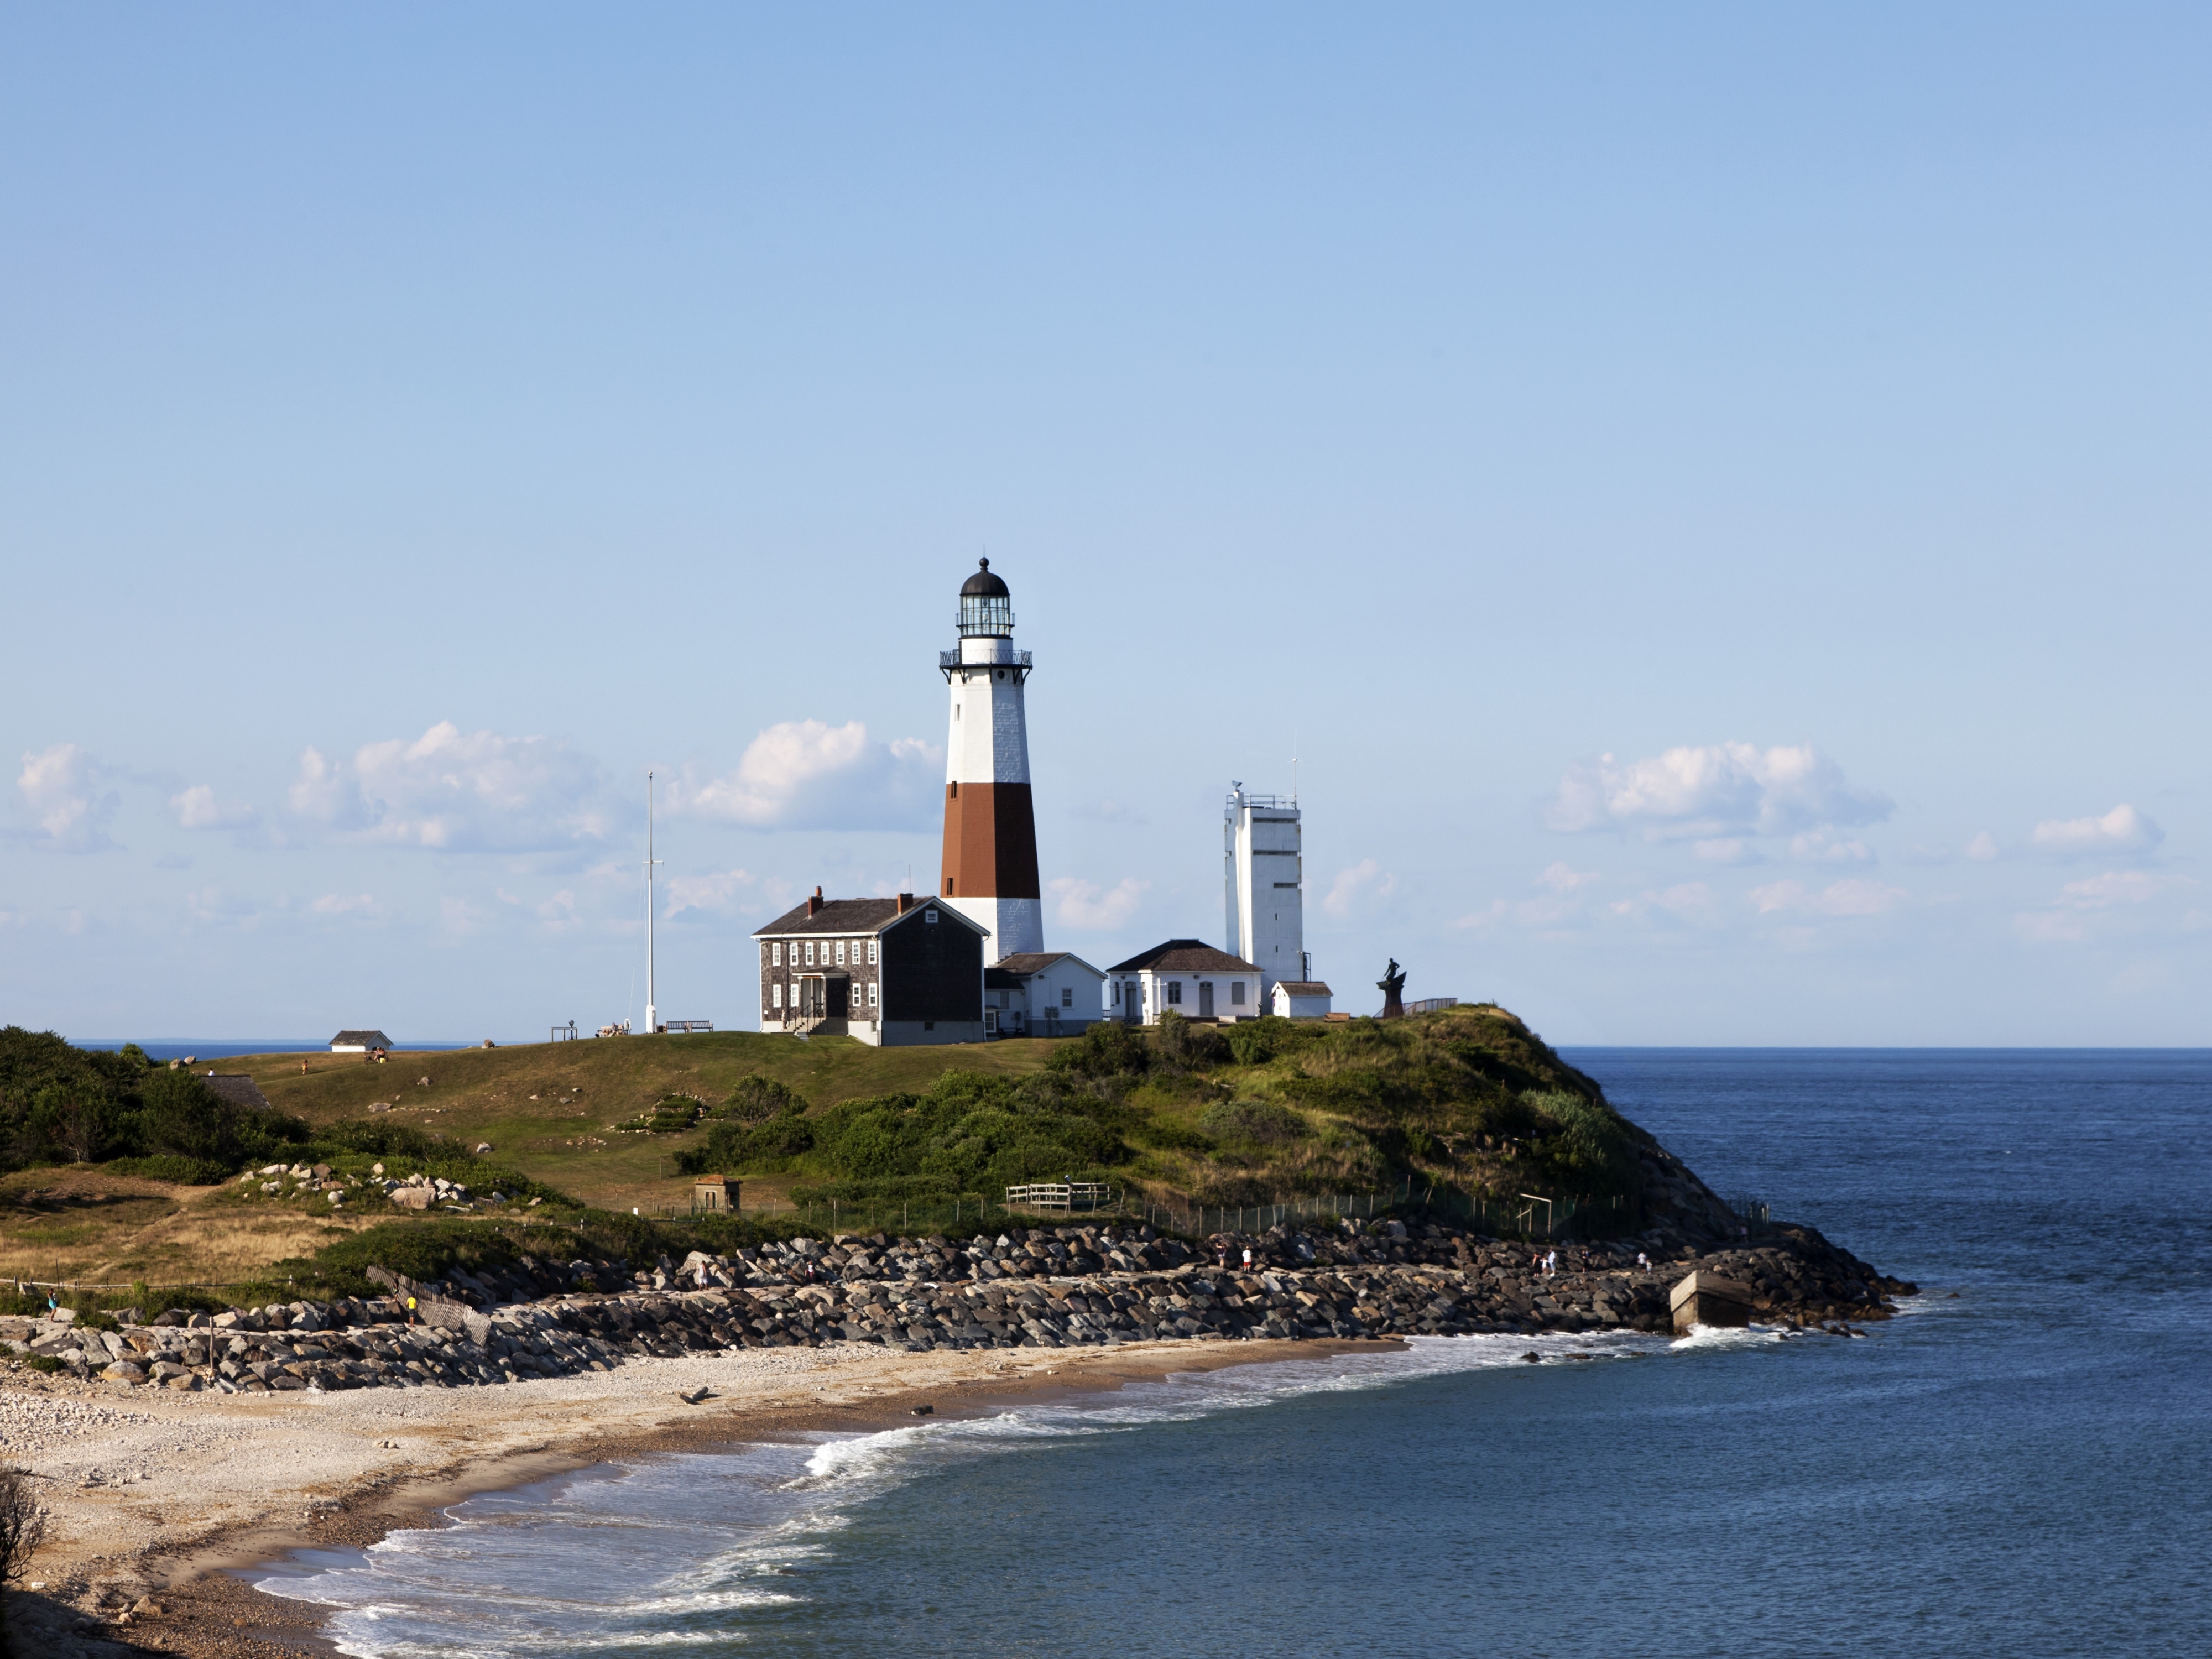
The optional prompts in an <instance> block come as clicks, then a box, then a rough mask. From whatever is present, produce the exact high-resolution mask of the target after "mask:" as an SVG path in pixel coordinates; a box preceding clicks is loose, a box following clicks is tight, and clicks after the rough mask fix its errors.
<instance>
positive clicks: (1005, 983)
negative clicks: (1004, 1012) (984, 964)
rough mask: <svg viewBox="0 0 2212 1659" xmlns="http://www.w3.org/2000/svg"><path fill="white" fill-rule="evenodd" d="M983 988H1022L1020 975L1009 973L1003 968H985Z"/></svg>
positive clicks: (1014, 989) (1003, 989) (999, 989)
mask: <svg viewBox="0 0 2212 1659" xmlns="http://www.w3.org/2000/svg"><path fill="white" fill-rule="evenodd" d="M983 988H984V989H985V990H987V991H1018V990H1020V989H1021V988H1022V981H1021V976H1020V975H1018V974H1010V973H1008V972H1007V971H1006V969H1003V968H986V969H984V970H983Z"/></svg>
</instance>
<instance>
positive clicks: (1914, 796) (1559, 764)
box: [0, 5, 2212, 1044]
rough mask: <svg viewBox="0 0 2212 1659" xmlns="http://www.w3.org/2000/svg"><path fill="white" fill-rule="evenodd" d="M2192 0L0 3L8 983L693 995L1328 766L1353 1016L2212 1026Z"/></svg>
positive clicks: (1334, 911)
mask: <svg viewBox="0 0 2212 1659" xmlns="http://www.w3.org/2000/svg"><path fill="white" fill-rule="evenodd" d="M2208 33H2212V25H2208V24H2207V22H2206V21H2205V20H2204V19H2203V15H2201V14H2200V13H2197V12H2195V11H2192V10H2191V9H2182V8H2166V9H2158V8H2127V7H2101V8H2096V9H2089V8H2075V9H2056V8H2048V7H2034V6H2027V7H2022V6H2008V7H2005V8H2002V9H1998V8H1994V7H1987V8H1977V7H1970V6H1960V7H1949V8H1942V9H1937V10H1934V11H1931V10H1929V9H1925V8H1906V7H1889V8H1881V7H1875V8H1857V9H1850V11H1849V12H1847V13H1846V12H1843V11H1836V10H1826V11H1821V10H1815V9H1790V10H1772V9H1754V8H1746V7H1695V6H1692V7H1680V8H1671V9H1664V10H1663V11H1662V10H1655V9H1647V8H1626V7H1614V8H1604V7H1593V8H1583V9H1576V10H1574V11H1572V12H1571V13H1560V12H1557V11H1548V12H1547V11H1540V10H1537V9H1528V8H1510V9H1508V8H1496V9H1476V8H1466V7H1453V8H1440V9H1419V8H1411V7H1408V8H1400V9H1394V10H1392V11H1391V12H1390V13H1389V14H1388V15H1384V16H1382V17H1379V18H1378V17H1377V16H1376V15H1373V14H1372V13H1371V12H1370V13H1369V14H1364V15H1355V14H1352V13H1347V12H1345V11H1343V10H1342V9H1315V8H1291V7H1281V6H1274V5H1270V6H1266V7H1259V6H1244V7H1237V6H1219V7H1212V8H1206V9H1202V10H1200V11H1195V12H1194V11H1193V10H1191V9H1187V8H1158V9H1144V8H1117V9H1112V10H1111V11H1110V12H1109V11H1100V10H1091V11H1079V10H1075V9H1061V10H1048V11H1039V10H1038V9H1034V8H1017V7H1003V8H986V7H967V8H960V9H939V10H937V11H934V12H931V13H927V14H925V13H923V12H921V11H919V10H917V9H913V8H882V9H869V8H860V7H851V8H846V9H838V10H835V11H819V10H817V11H814V12H810V13H805V14H803V15H802V14H799V13H793V12H782V13H772V12H769V11H767V10H764V9H763V10H750V11H746V10H739V9H730V8H697V9H690V8H680V7H658V8H652V9H632V10H629V11H627V12H624V13H623V14H622V15H620V16H618V17H617V16H616V15H614V14H611V13H608V12H605V10H604V9H591V8H580V7H572V8H563V7H557V6H544V5H532V6H527V7H521V6H516V7H505V8H500V7H489V6H474V7H465V8H408V7H384V8H378V9H374V10H371V9H352V10H343V9H330V8H324V9H313V10H307V11H302V10H298V9H281V8H274V7H264V8H258V9H253V8H234V9H225V10H220V11H216V12H207V11H199V12H187V11H179V10H174V9H154V8H140V9H135V10H133V9H111V10H106V11H99V12H88V11H83V10H77V11H67V10H55V9H29V8H17V9H15V10H13V11H12V12H10V13H9V14H8V15H7V16H6V17H5V18H4V19H0V224H4V227H5V228H4V229H3V230H0V319H4V320H0V574H4V583H5V586H4V592H5V595H6V606H5V615H6V620H7V624H8V625H7V630H6V637H7V648H6V650H5V652H4V653H0V762H4V763H6V771H5V774H4V776H5V778H6V779H7V780H9V781H8V782H6V783H5V785H4V787H3V788H0V1019H5V1020H12V1021H19V1022H21V1023H23V1024H30V1025H33V1026H40V1027H44V1026H52V1027H54V1028H56V1029H58V1030H63V1031H64V1032H66V1033H70V1034H73V1035H76V1036H149V1037H150V1036H207V1037H216V1036H239V1037H247V1036H307V1037H313V1036H322V1035H325V1034H326V1028H328V1029H330V1030H335V1029H336V1028H337V1027H338V1026H339V1025H342V1024H343V1025H352V1024H376V1025H381V1026H383V1027H384V1028H385V1029H386V1030H389V1031H391V1032H392V1033H393V1034H394V1035H395V1036H407V1037H414V1038H422V1039H430V1038H447V1039H455V1040H460V1039H473V1038H476V1037H478V1036H495V1037H499V1038H501V1039H508V1040H512V1039H518V1038H522V1037H526V1036H530V1035H531V1034H532V1033H533V1032H537V1031H541V1030H543V1029H544V1027H546V1026H548V1025H550V1024H552V1023H553V1022H555V1021H556V1020H563V1021H565V1020H567V1019H568V1018H576V1019H578V1020H580V1021H581V1022H583V1023H584V1024H586V1025H587V1026H588V1025H592V1024H598V1023H599V1022H600V1021H603V1020H605V1019H611V1018H617V1017H618V1016H620V1015H622V1014H623V1013H625V1012H627V1013H629V1014H630V1015H631V1016H633V1017H635V1015H636V1014H637V1013H638V1012H639V1011H640V1010H641V1005H642V1002H643V995H644V987H643V983H642V956H643V950H642V933H643V925H642V923H643V916H642V900H641V892H640V890H639V884H638V860H640V859H641V857H642V856H643V848H642V844H641V842H642V830H643V823H642V819H643V805H644V799H643V798H644V774H645V772H646V770H647V768H648V767H651V768H653V769H656V770H657V771H658V772H659V775H660V776H661V778H662V779H663V780H664V781H665V782H666V783H667V785H668V789H667V792H666V793H665V794H664V795H663V797H662V801H663V812H662V817H661V821H660V823H661V834H660V852H661V855H662V857H663V858H664V859H665V860H666V863H665V866H664V871H663V875H664V885H663V888H662V896H663V906H662V921H661V922H660V924H659V940H660V1005H661V1008H662V1011H663V1012H664V1013H665V1014H667V1015H671V1016H675V1017H678V1018H683V1017H694V1018H713V1019H715V1020H716V1021H718V1022H732V1023H735V1022H738V1021H743V1020H745V1019H747V1018H749V1016H750V1010H751V1008H752V1007H753V1006H754V1004H753V969H752V961H753V958H752V955H751V952H750V948H749V945H748V944H747V940H746V935H747V934H748V933H749V932H750V929H751V928H752V927H756V926H758V925H759V924H760V922H761V921H763V920H765V919H767V918H769V917H770V916H772V915H775V914H777V913H779V912H780V910H781V908H783V907H784V906H786V905H787V903H789V902H792V900H793V898H794V897H795V896H797V895H799V894H801V893H803V892H805V890H808V889H811V887H812V886H813V885H815V884H817V883H819V884H822V885H823V887H824V888H825V889H826V890H829V892H831V893H833V894H839V893H842V894H852V893H863V892H878V891H890V890H896V888H898V887H899V886H900V885H902V884H903V882H904V880H905V878H906V872H907V871H908V867H909V866H911V867H912V869H913V870H914V872H915V878H916V879H917V880H919V881H921V882H924V883H927V879H928V877H929V874H930V872H931V871H932V870H933V867H934V864H935V859H936V832H937V824H936V812H937V810H938V808H937V796H938V789H937V780H938V778H939V775H940V772H939V769H940V768H941V764H942V760H941V752H940V751H941V746H942V744H943V742H944V729H943V728H944V715H945V690H944V685H943V682H942V681H941V679H940V678H939V676H938V674H937V672H936V670H935V666H934V665H935V658H934V656H933V653H934V652H936V651H937V650H938V649H939V648H940V647H944V646H945V645H947V644H949V643H950V642H951V617H952V610H953V595H954V592H955V591H956V589H957V586H958V584H959V582H960V580H962V578H963V576H964V575H965V574H966V573H967V572H968V571H969V569H972V568H973V566H974V563H975V558H976V556H978V555H979V554H980V553H981V552H983V551H985V550H987V551H988V552H989V554H990V555H991V557H992V561H993V564H994V568H997V569H999V570H1000V572H1001V573H1002V574H1004V575H1005V576H1006V578H1007V580H1008V581H1009V582H1010V583H1011V585H1012V588H1013V591H1014V595H1015V605H1016V609H1017V612H1018V617H1019V618H1020V625H1019V641H1018V642H1019V643H1020V644H1021V645H1023V646H1024V647H1027V648H1029V649H1030V650H1032V651H1033V652H1034V653H1036V661H1037V664H1038V667H1037V671H1036V677H1035V678H1034V679H1033V681H1032V683H1031V688H1030V698H1031V702H1030V722H1031V726H1030V730H1031V745H1032V762H1033V766H1034V769H1035V774H1036V781H1037V800H1038V817H1039V823H1038V829H1039V839H1040V845H1041V855H1042V864H1043V866H1044V875H1045V878H1046V881H1047V883H1048V886H1049V888H1050V893H1049V895H1048V906H1047V940H1048V944H1051V945H1058V946H1064V947H1066V948H1069V949H1073V950H1076V951H1079V952H1081V953H1082V954H1084V955H1085V956H1086V957H1089V958H1090V959H1091V960H1092V961H1093V962H1097V963H1102V964H1103V963H1107V962H1109V961H1113V960H1116V959H1118V958H1119V957H1121V956H1122V955H1125V954H1127V953H1129V952H1131V951H1134V950H1137V949H1139V948H1141V947H1142V946H1144V945H1147V944H1150V943H1152V942H1153V941H1155V940H1157V939H1160V938H1163V937H1166V936H1169V935H1180V934H1195V935H1200V936H1203V937H1206V938H1209V939H1218V937H1219V936H1220V934H1221V932H1222V917H1221V897H1220V895H1221V882H1220V863H1219V858H1220V831H1219V823H1220V801H1221V797H1222V795H1223V794H1224V793H1225V790H1226V788H1227V786H1228V783H1229V781H1230V780H1231V779H1232V778H1241V779H1243V780H1244V781H1246V782H1247V783H1248V784H1249V785H1250V786H1251V787H1255V788H1258V789H1263V790H1266V789H1274V790H1287V789H1288V787H1290V784H1291V757H1292V755H1293V754H1294V753H1295V754H1296V755H1297V757H1299V767H1298V782H1299V786H1300V788H1301V792H1302V796H1303V801H1304V806H1305V808H1306V811H1307V837H1306V840H1307V850H1308V859H1307V877H1308V885H1309V903H1310V917H1311V920H1310V935H1309V939H1308V943H1309V945H1310V948H1311V949H1312V950H1313V951H1314V954H1315V957H1316V970H1317V971H1319V972H1320V973H1322V975H1325V976H1326V977H1328V979H1329V980H1330V981H1332V983H1333V984H1334V985H1335V986H1336V987H1337V988H1338V991H1339V1006H1348V1007H1352V1008H1354V1009H1361V1010H1364V1009H1365V1008H1367V1007H1368V1006H1370V1005H1371V1004H1373V1003H1375V1002H1376V1001H1378V1000H1379V998H1378V997H1377V995H1376V994H1374V993H1373V992H1372V991H1371V990H1370V988H1369V987H1370V985H1371V982H1372V981H1374V980H1375V979H1376V977H1377V976H1378V975H1379V974H1380V972H1381V970H1382V967H1383V960H1384V958H1385V957H1386V956H1389V955H1395V956H1396V957H1398V958H1399V959H1400V960H1401V961H1402V962H1404V963H1406V964H1407V968H1408V969H1409V971H1410V974H1411V979H1410V981H1409V983H1408V986H1407V993H1408V994H1409V995H1437V994H1456V995H1460V996H1462V997H1477V996H1495V997H1498V998H1499V999H1501V1000H1504V1001H1506V1002H1507V1003H1508V1004H1510V1005H1511V1006H1515V1007H1516V1008H1518V1009H1520V1010H1521V1011H1522V1012H1524V1013H1526V1014H1527V1015H1528V1017H1529V1018H1531V1019H1532V1020H1534V1022H1535V1023H1536V1024H1538V1025H1539V1026H1540V1028H1541V1029H1542V1030H1545V1031H1546V1032H1547V1033H1548V1034H1550V1035H1551V1036H1554V1037H1555V1038H1557V1039H1559V1040H1561V1041H1571V1042H1700V1043H1702V1042H1715V1043H1762V1042H1774V1043H1802V1042H1840V1043H1860V1042H1894V1043H1936V1044H1943V1043H2081V1044H2104V1043H2190V1044H2202V1043H2205V1042H2212V1024H2208V1015H2207V1013H2206V1006H2205V1000H2204V998H2203V985H2204V984H2205V983H2206V971H2207V969H2208V966H2212V962H2208V957H2212V886H2208V885H2207V884H2208V881H2212V873H2208V870H2207V866H2206V864H2205V859H2204V853H2205V848H2206V838H2207V834H2208V830H2212V823H2208V817H2207V794H2206V785H2207V777H2206V764H2207V756H2206V745H2205V739H2204V712H2203V711H2204V710H2205V708H2207V707H2208V703H2212V697H2208V686H2207V683H2206V682H2207V678H2208V675H2207V669H2206V662H2205V649H2204V638H2205V632H2206V624H2205V617H2206V616H2207V614H2208V612H2207V601H2208V599H2212V592H2208V588H2212V581H2209V580H2208V577H2207V574H2206V568H2207V566H2206V561H2205V559H2204V557H2203V547H2204V543H2205V539H2206V530H2207V526H2208V522H2212V513H2208V505H2212V503H2209V502H2208V487H2212V480H2208V473H2207V469H2206V467H2205V465H2204V463H2203V456H2204V455H2205V453H2207V452H2206V439H2207V425H2208V421H2207V416H2208V408H2207V403H2208V392H2207V388H2208V387H2212V375H2208V373H2207V369H2208V362H2207V358H2208V320H2207V319H2208V313H2207V309H2206V307H2205V306H2204V304H2203V295H2204V294H2205V293H2206V292H2208V291H2212V280H2208V279H2212V271H2208V270H2207V266H2208V263H2212V259H2208V255H2209V254H2212V241H2208V233H2207V222H2206V218H2205V215H2204V213H2203V203H2204V202H2205V201H2206V200H2207V199H2208V197H2212V188H2208V186H2212V178H2208V173H2212V168H2208V159H2212V157H2208V138H2212V114H2208V109H2207V106H2206V105H2205V102H2204V100H2203V97H2202V95H2201V75H2200V72H2199V70H2200V66H2201V64H2203V61H2204V58H2205V52H2206V49H2207V46H2208V44H2212V43H2208V40H2207V38H2206V37H2207V34H2208Z"/></svg>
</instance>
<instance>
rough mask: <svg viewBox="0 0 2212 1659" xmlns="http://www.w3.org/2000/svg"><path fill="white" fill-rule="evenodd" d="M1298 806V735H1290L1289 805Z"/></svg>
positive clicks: (1292, 733)
mask: <svg viewBox="0 0 2212 1659" xmlns="http://www.w3.org/2000/svg"><path fill="white" fill-rule="evenodd" d="M1297 804H1298V734H1297V732H1291V805H1293V806H1296V805H1297Z"/></svg>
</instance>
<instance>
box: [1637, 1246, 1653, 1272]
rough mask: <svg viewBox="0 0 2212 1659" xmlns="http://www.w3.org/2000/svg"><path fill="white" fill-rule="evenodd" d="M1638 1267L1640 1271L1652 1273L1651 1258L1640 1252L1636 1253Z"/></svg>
mask: <svg viewBox="0 0 2212 1659" xmlns="http://www.w3.org/2000/svg"><path fill="white" fill-rule="evenodd" d="M1636 1266H1637V1268H1638V1271H1640V1272H1643V1273H1650V1271H1651V1258H1650V1256H1648V1255H1644V1252H1643V1251H1641V1250H1638V1252H1637V1253H1636Z"/></svg>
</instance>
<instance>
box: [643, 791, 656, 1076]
mask: <svg viewBox="0 0 2212 1659" xmlns="http://www.w3.org/2000/svg"><path fill="white" fill-rule="evenodd" d="M659 862H660V860H659V859H657V858H655V857H653V774H652V773H651V772H647V774H646V775H645V1029H646V1030H647V1032H648V1033H651V1032H653V1031H657V1030H659V1029H660V1010H659V1008H657V1007H656V1006H654V1005H653V866H654V865H656V864H658V863H659Z"/></svg>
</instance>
